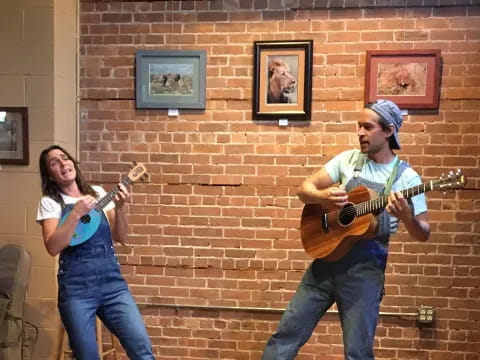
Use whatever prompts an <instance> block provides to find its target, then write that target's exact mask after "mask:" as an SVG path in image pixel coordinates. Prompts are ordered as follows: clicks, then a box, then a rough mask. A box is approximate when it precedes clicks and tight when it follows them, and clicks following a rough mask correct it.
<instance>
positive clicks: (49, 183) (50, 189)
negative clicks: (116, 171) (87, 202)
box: [38, 145, 98, 205]
mask: <svg viewBox="0 0 480 360" xmlns="http://www.w3.org/2000/svg"><path fill="white" fill-rule="evenodd" d="M55 149H57V150H60V151H62V152H63V153H64V154H65V155H67V157H68V158H69V159H70V160H72V162H73V166H74V167H75V171H76V173H77V176H76V177H75V182H76V183H77V186H78V189H79V190H80V192H81V193H82V194H83V195H91V196H93V197H97V196H98V195H97V193H96V191H95V190H94V189H93V188H92V187H91V186H90V185H89V184H88V183H87V182H86V181H85V178H84V177H83V175H82V172H81V171H80V169H79V167H78V162H77V160H75V158H74V157H73V156H71V155H70V154H69V153H68V151H67V150H65V149H64V148H62V147H61V146H59V145H51V146H49V147H47V148H46V149H45V150H43V151H42V152H41V154H40V158H39V159H38V165H39V168H40V177H41V180H42V193H43V195H44V196H49V197H51V198H52V199H53V200H55V201H57V202H59V203H60V204H62V205H63V204H64V203H63V199H62V196H61V195H60V192H61V191H60V187H59V186H58V184H57V183H56V182H55V181H53V180H52V178H51V177H50V173H49V172H48V164H47V155H48V153H49V152H50V151H52V150H55Z"/></svg>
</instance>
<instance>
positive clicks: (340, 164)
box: [325, 149, 427, 234]
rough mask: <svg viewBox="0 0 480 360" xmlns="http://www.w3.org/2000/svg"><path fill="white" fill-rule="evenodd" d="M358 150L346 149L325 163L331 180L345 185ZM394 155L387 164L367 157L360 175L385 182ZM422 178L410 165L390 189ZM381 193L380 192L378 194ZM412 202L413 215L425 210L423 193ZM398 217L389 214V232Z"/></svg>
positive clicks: (408, 184)
mask: <svg viewBox="0 0 480 360" xmlns="http://www.w3.org/2000/svg"><path fill="white" fill-rule="evenodd" d="M359 153H360V151H359V150H358V149H355V150H347V151H344V152H342V153H341V154H339V155H337V156H335V157H334V158H333V159H332V160H330V161H329V162H328V163H327V164H325V170H326V171H327V173H328V174H329V175H330V177H331V178H332V180H333V182H335V183H340V184H341V185H343V186H345V185H346V184H347V183H348V181H349V180H350V179H351V178H353V175H354V170H355V164H356V162H357V158H358V155H359ZM396 158H397V157H395V158H394V159H393V160H392V161H391V162H390V163H388V164H378V163H376V162H374V161H372V160H370V159H368V158H367V161H366V162H365V163H364V164H363V167H362V170H361V171H360V177H362V178H364V179H366V180H369V181H372V182H375V183H379V184H386V183H387V181H388V178H389V177H390V174H391V173H392V170H393V167H394V165H395V160H396ZM421 183H422V180H421V178H420V176H419V175H418V174H417V173H416V172H415V170H413V169H412V168H411V167H409V168H407V169H405V171H404V172H403V173H402V174H401V175H400V177H399V178H398V179H397V181H395V182H394V183H393V185H392V191H400V190H405V189H408V188H411V187H413V186H417V185H420V184H421ZM380 195H382V194H380ZM411 201H412V204H413V213H414V215H415V216H417V215H418V214H421V213H423V212H425V211H427V204H426V201H425V194H420V195H416V196H413V197H412V198H411ZM397 227H398V219H397V218H396V217H394V216H390V232H391V233H392V234H393V233H394V232H396V231H397Z"/></svg>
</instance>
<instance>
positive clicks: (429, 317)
mask: <svg viewBox="0 0 480 360" xmlns="http://www.w3.org/2000/svg"><path fill="white" fill-rule="evenodd" d="M417 320H418V322H419V323H420V324H431V323H433V321H434V320H435V308H434V307H433V306H425V305H420V307H419V308H418V318H417Z"/></svg>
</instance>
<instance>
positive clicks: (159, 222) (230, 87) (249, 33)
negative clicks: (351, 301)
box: [80, 0, 480, 360]
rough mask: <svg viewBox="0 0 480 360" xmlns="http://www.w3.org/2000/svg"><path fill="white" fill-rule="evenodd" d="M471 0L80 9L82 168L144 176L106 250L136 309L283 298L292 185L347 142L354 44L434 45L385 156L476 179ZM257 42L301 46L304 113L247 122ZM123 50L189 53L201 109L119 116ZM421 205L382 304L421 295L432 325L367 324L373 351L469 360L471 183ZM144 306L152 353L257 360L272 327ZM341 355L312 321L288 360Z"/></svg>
mask: <svg viewBox="0 0 480 360" xmlns="http://www.w3.org/2000/svg"><path fill="white" fill-rule="evenodd" d="M327 3H328V4H327ZM376 3H379V2H378V1H377V2H376ZM460 3H461V4H463V5H464V6H459V4H460ZM471 3H472V2H471V1H455V2H454V1H428V2H427V1H424V2H423V1H418V2H409V4H410V5H418V6H416V7H411V6H410V5H409V6H408V7H407V8H405V7H404V2H402V1H400V2H398V1H383V2H382V5H383V6H375V2H374V1H363V2H361V1H343V0H342V1H335V2H334V1H330V2H327V1H313V0H305V1H303V0H291V1H286V4H287V9H286V11H285V12H284V11H283V9H282V6H280V5H281V4H282V2H280V1H272V0H270V1H266V0H264V1H261V0H256V1H252V0H238V1H233V0H232V1H226V0H225V1H152V2H136V1H129V2H127V1H125V2H112V1H82V2H81V14H80V15H81V92H80V94H81V98H82V101H81V111H82V117H81V118H82V121H81V133H80V135H81V143H80V149H81V153H80V157H81V160H82V166H83V169H84V170H85V171H86V173H87V176H88V177H89V179H90V180H93V181H95V182H99V183H102V184H105V186H106V187H109V186H112V185H113V183H114V182H117V181H119V179H120V174H121V173H124V172H125V171H127V167H128V166H127V165H128V164H129V163H130V162H131V161H132V160H136V161H143V162H145V163H146V165H147V167H148V168H149V171H150V173H151V182H150V183H148V184H137V185H134V186H133V204H131V205H129V213H130V217H129V220H130V246H128V247H120V248H118V251H119V253H120V261H121V263H122V265H123V271H124V273H125V275H126V277H127V279H128V281H129V283H130V287H131V289H132V291H133V293H134V294H135V296H136V298H137V299H138V301H139V302H141V303H151V304H182V305H185V304H188V305H204V306H240V307H272V308H284V307H285V305H286V303H287V302H288V300H289V299H290V298H291V296H292V294H293V292H294V290H295V287H296V285H297V283H298V281H299V279H300V278H301V276H302V274H303V272H304V270H305V268H306V267H307V266H308V264H309V263H310V260H309V259H308V257H307V256H306V255H305V254H304V252H303V250H302V248H301V245H300V242H299V231H298V227H299V217H300V213H301V209H302V206H301V203H300V202H299V200H298V199H297V198H296V187H297V186H298V185H299V184H300V182H301V181H302V179H304V178H305V177H306V176H308V175H310V174H312V173H313V172H314V171H315V170H317V169H318V168H319V167H321V166H322V165H323V164H324V163H325V162H326V161H327V160H329V159H330V158H331V157H332V156H333V155H335V154H337V153H339V152H340V151H342V150H345V149H349V148H352V147H354V146H356V145H357V138H356V133H355V131H356V121H357V118H358V113H359V111H360V110H361V109H362V104H363V85H364V71H365V66H364V65H365V51H366V50H368V49H414V48H417V49H420V48H436V49H441V50H442V59H443V75H442V88H441V101H440V109H439V111H438V113H429V114H427V113H421V114H417V115H409V116H408V117H406V118H405V123H404V126H403V127H402V131H401V141H402V144H403V147H402V150H401V151H400V152H399V154H400V155H401V156H402V158H403V159H405V160H407V161H408V162H410V163H411V164H412V165H413V166H414V167H415V169H416V170H417V171H418V172H419V173H420V174H421V175H422V176H423V178H424V179H425V180H430V179H433V178H435V177H437V176H439V175H440V174H441V173H442V172H445V171H447V170H450V169H451V168H454V169H455V168H458V167H460V168H463V169H464V172H465V173H466V174H467V175H468V176H469V177H470V182H469V184H468V186H469V187H470V188H473V187H477V188H478V187H479V185H480V184H479V177H480V172H479V157H478V153H479V152H480V135H479V132H480V117H479V110H480V65H479V64H480V55H479V51H480V30H479V29H480V9H479V7H478V6H472V5H471ZM359 4H361V5H370V6H369V7H368V8H359V6H358V5H359ZM452 4H456V6H449V5H452ZM377 5H378V4H377ZM395 5H399V7H395ZM427 5H428V6H427ZM431 5H436V6H431ZM313 6H316V7H317V9H316V10H302V9H305V8H312V7H313ZM345 6H346V8H342V7H345ZM298 8H302V9H298ZM284 19H285V21H284ZM274 39H277V40H278V39H285V40H289V39H313V40H314V42H315V43H314V67H313V99H314V101H313V115H312V120H311V121H310V122H309V123H301V124H297V125H295V124H290V125H289V126H288V127H286V128H279V127H278V126H277V125H276V124H275V123H257V122H254V121H252V116H251V109H252V82H253V80H252V74H253V41H255V40H274ZM138 49H205V50H206V51H207V54H208V57H207V108H206V110H205V111H184V110H181V111H180V116H179V117H178V118H170V117H168V116H167V115H166V110H148V111H147V110H136V109H135V102H134V98H135V96H134V89H135V83H134V80H135V79H134V70H135V68H134V54H135V51H136V50H138ZM428 205H429V208H430V211H429V216H430V220H431V223H432V230H433V232H432V236H431V239H430V241H429V242H428V243H426V244H421V243H417V242H414V241H412V240H411V239H410V238H409V237H408V236H407V235H406V233H405V231H404V229H401V230H400V233H399V234H397V235H395V236H394V237H393V239H392V243H391V247H390V257H389V265H388V270H387V272H388V275H387V281H386V297H385V298H384V300H383V302H382V307H381V311H382V312H398V313H412V312H416V310H417V308H418V306H420V305H421V304H425V305H430V306H434V307H435V308H436V309H437V321H436V323H435V325H434V326H433V327H428V326H427V327H422V328H418V327H417V326H416V323H415V321H414V320H412V319H411V318H398V317H394V316H383V317H381V319H380V323H379V327H378V331H377V334H378V335H377V338H376V344H375V347H376V355H377V358H379V359H432V360H433V359H435V360H440V359H448V360H452V359H455V360H474V359H478V353H479V351H480V303H479V295H480V290H479V286H480V259H479V257H480V245H479V231H480V219H479V216H478V211H479V208H480V199H479V192H474V191H464V192H461V193H453V194H447V195H443V194H442V193H431V194H429V196H428ZM144 314H145V317H146V321H147V324H148V330H149V333H150V335H151V337H152V339H153V343H154V346H155V352H156V353H157V354H158V357H159V358H162V359H251V360H254V359H259V357H260V354H261V351H262V349H263V346H264V344H265V341H266V339H267V338H268V337H269V335H270V334H271V333H272V331H273V330H274V329H275V328H276V326H277V323H278V319H279V314H265V313H254V312H250V311H240V312H234V311H217V310H188V309H180V310H178V311H177V310H175V309H167V308H162V307H153V308H150V309H148V310H144ZM342 352H343V349H342V340H341V335H340V326H339V323H338V321H337V318H336V316H334V315H329V316H327V317H326V319H324V320H323V321H322V322H321V323H320V324H319V326H318V328H317V330H316V332H315V333H314V335H313V336H312V338H311V339H310V341H309V342H308V344H307V345H306V346H305V347H304V348H303V349H302V351H301V355H300V356H299V357H298V358H299V359H309V360H319V359H342V358H343V355H342V354H343V353H342Z"/></svg>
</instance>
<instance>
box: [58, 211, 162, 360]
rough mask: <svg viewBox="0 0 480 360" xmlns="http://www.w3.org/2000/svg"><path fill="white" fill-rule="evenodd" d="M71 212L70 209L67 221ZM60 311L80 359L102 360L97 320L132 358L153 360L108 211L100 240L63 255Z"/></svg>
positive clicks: (98, 234)
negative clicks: (118, 254)
mask: <svg viewBox="0 0 480 360" xmlns="http://www.w3.org/2000/svg"><path fill="white" fill-rule="evenodd" d="M72 207H73V205H71V204H69V205H66V206H65V207H64V209H63V211H62V216H63V214H65V213H66V212H67V211H68V210H70V209H71V208H72ZM58 309H59V311H60V316H61V318H62V321H63V324H64V326H65V329H66V330H67V333H68V337H69V342H70V347H71V348H72V351H73V357H74V358H75V359H76V360H99V359H100V358H99V355H98V350H97V342H96V337H95V321H96V320H95V315H98V317H99V318H100V319H101V320H102V322H103V323H104V324H105V325H106V326H107V327H108V328H109V330H110V331H111V332H112V333H114V334H115V335H116V336H117V337H118V339H119V340H120V342H121V343H122V345H123V347H124V348H125V350H126V352H127V354H128V356H129V358H130V359H135V360H146V359H149V360H150V359H154V357H153V354H152V346H151V343H150V339H149V337H148V334H147V331H146V328H145V325H144V323H143V319H142V316H141V315H140V312H139V310H138V308H137V305H136V304H135V301H134V299H133V298H132V295H131V294H130V291H129V290H128V286H127V283H126V282H125V280H124V279H123V277H122V275H121V273H120V265H119V264H118V262H117V258H116V254H115V251H114V248H113V244H112V235H111V232H110V225H109V223H108V220H107V218H106V216H105V214H104V213H103V211H102V221H101V223H100V226H99V228H98V230H97V232H96V233H95V235H93V237H92V238H90V240H88V241H86V242H84V243H82V244H80V245H78V246H74V247H67V248H65V249H64V250H63V251H62V252H61V254H60V259H59V270H58Z"/></svg>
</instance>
